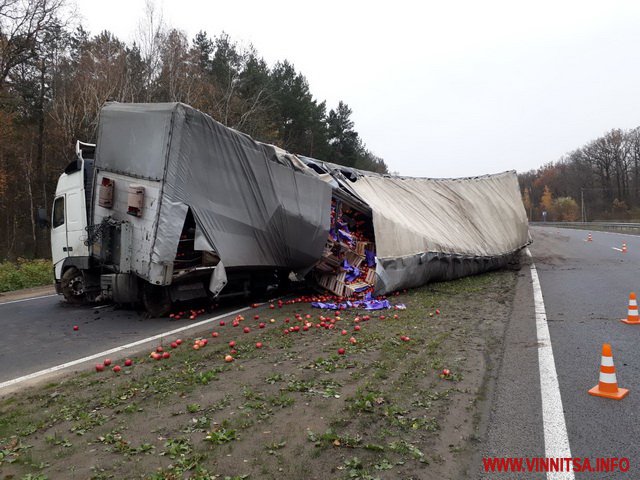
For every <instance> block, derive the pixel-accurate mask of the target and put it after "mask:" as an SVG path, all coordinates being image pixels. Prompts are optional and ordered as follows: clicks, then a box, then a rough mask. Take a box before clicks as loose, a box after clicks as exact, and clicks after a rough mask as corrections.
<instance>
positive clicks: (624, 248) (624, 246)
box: [622, 242, 627, 253]
mask: <svg viewBox="0 0 640 480" xmlns="http://www.w3.org/2000/svg"><path fill="white" fill-rule="evenodd" d="M622 253H627V244H626V243H624V242H623V243H622Z"/></svg>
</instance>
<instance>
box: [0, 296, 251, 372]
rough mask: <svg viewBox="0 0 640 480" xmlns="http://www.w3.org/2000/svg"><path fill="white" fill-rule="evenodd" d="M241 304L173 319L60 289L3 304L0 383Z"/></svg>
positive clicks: (1, 311) (0, 314)
mask: <svg viewBox="0 0 640 480" xmlns="http://www.w3.org/2000/svg"><path fill="white" fill-rule="evenodd" d="M245 303H246V302H245ZM242 306H243V305H242V304H240V303H237V302H236V303H235V304H234V303H228V304H226V305H225V306H222V307H220V308H218V309H216V310H215V311H214V312H213V313H208V314H204V315H201V316H199V317H198V318H197V319H196V320H185V319H181V320H176V321H172V320H170V319H168V318H145V317H144V316H143V315H141V314H139V313H138V312H136V311H133V310H119V309H116V308H114V307H112V306H107V307H97V308H92V307H88V306H83V307H74V306H70V305H67V304H66V303H64V302H63V301H62V297H59V296H57V295H56V296H49V297H44V298H35V299H29V300H25V301H17V302H13V303H12V302H9V303H5V304H0V328H1V329H2V335H0V383H2V382H5V381H8V380H12V379H14V378H17V377H21V376H24V375H28V374H31V373H33V372H37V371H40V370H43V369H46V368H49V367H52V366H56V365H60V364H63V363H66V362H69V361H73V360H76V359H79V358H83V357H86V356H89V355H93V354H96V353H100V352H103V351H106V350H109V349H111V348H115V347H118V346H121V345H125V344H128V343H132V342H135V341H137V340H141V339H144V338H147V337H150V336H154V335H158V334H161V333H163V332H167V331H170V330H174V329H176V328H180V327H183V326H187V325H189V324H193V323H196V322H197V321H200V320H204V319H206V318H209V317H214V316H218V315H222V314H225V313H227V312H229V311H233V310H235V309H238V308H241V307H242ZM74 325H77V326H78V327H79V329H78V330H77V331H74V330H73V326H74ZM146 348H148V347H146ZM137 350H140V348H138V349H137Z"/></svg>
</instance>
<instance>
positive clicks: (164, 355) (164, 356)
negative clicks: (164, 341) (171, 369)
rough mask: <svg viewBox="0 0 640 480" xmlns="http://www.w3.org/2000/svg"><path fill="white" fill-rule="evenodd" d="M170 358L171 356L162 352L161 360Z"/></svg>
mask: <svg viewBox="0 0 640 480" xmlns="http://www.w3.org/2000/svg"><path fill="white" fill-rule="evenodd" d="M170 356H171V354H170V353H169V352H164V353H163V354H162V358H169V357H170Z"/></svg>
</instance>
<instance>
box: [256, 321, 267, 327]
mask: <svg viewBox="0 0 640 480" xmlns="http://www.w3.org/2000/svg"><path fill="white" fill-rule="evenodd" d="M266 326H267V324H266V323H264V322H260V324H259V325H258V328H264V327H266Z"/></svg>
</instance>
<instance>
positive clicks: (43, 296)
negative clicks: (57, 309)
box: [0, 293, 58, 306]
mask: <svg viewBox="0 0 640 480" xmlns="http://www.w3.org/2000/svg"><path fill="white" fill-rule="evenodd" d="M57 296H58V294H57V293H53V294H51V295H40V296H39V297H29V298H23V299H22V300H11V301H9V302H2V301H0V306H1V305H9V304H10V303H21V302H28V301H30V300H38V299H40V298H49V297H57Z"/></svg>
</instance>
